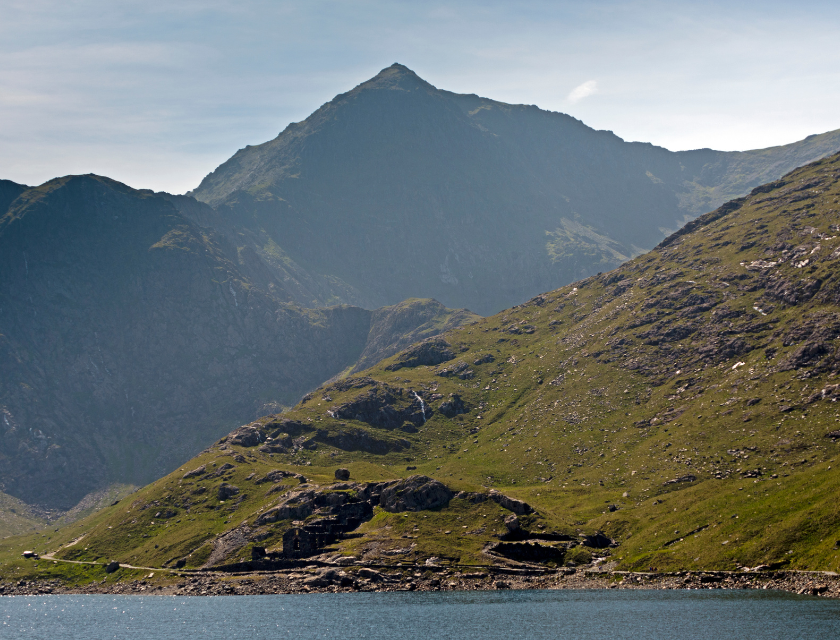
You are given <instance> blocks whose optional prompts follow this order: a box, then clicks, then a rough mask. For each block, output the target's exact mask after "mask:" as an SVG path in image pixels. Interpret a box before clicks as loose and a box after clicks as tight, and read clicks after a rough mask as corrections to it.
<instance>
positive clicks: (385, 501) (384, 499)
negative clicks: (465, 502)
mask: <svg viewBox="0 0 840 640" xmlns="http://www.w3.org/2000/svg"><path fill="white" fill-rule="evenodd" d="M453 495H455V494H454V493H453V492H452V491H451V490H450V489H449V487H447V486H446V485H445V484H443V483H442V482H440V481H438V480H434V479H433V478H429V477H428V476H411V477H410V478H406V479H405V480H399V481H398V482H394V483H393V484H389V485H388V486H387V487H385V488H384V489H383V490H382V494H381V495H380V496H379V506H381V507H382V508H383V509H385V511H390V512H392V513H397V512H400V511H423V510H424V509H437V508H439V507H445V506H446V505H448V504H449V501H450V500H451V499H452V496H453Z"/></svg>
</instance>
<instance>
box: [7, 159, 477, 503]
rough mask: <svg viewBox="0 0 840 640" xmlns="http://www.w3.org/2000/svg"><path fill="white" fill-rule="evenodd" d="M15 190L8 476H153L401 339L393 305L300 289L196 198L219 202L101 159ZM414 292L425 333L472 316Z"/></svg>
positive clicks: (74, 490) (95, 486)
mask: <svg viewBox="0 0 840 640" xmlns="http://www.w3.org/2000/svg"><path fill="white" fill-rule="evenodd" d="M16 190H17V191H18V192H19V193H18V196H17V197H16V198H15V199H14V200H13V201H12V202H11V203H10V204H9V206H8V207H7V209H6V210H5V211H4V213H3V215H0V281H2V282H3V285H4V286H3V287H2V290H0V367H2V369H3V371H4V375H3V377H2V380H0V413H2V420H0V434H2V437H0V460H1V461H2V465H0V485H2V487H3V491H5V492H7V493H9V494H11V495H14V496H15V497H17V498H21V499H23V500H25V501H27V502H30V503H37V504H41V505H42V506H44V507H48V508H52V509H56V508H61V509H68V508H70V507H72V506H73V505H75V504H76V503H77V502H78V501H79V500H80V499H81V498H82V497H83V496H84V495H85V494H87V493H90V492H95V491H98V490H102V489H104V488H106V487H107V486H109V485H111V484H113V483H122V484H134V485H142V484H145V483H147V482H149V481H150V480H152V479H153V478H155V477H157V476H159V475H161V474H162V473H165V472H166V470H167V469H171V468H173V467H174V466H177V465H178V464H179V463H180V462H181V461H182V460H185V459H189V458H190V457H191V456H193V455H195V453H196V452H197V451H200V450H201V449H202V448H204V447H205V446H207V444H208V443H210V442H212V441H213V440H215V439H216V438H218V437H219V436H220V435H222V434H223V433H225V432H227V431H228V430H229V429H230V428H231V427H232V426H234V425H235V424H237V423H238V422H240V421H241V420H242V418H243V416H249V415H251V416H256V415H260V414H261V413H265V411H266V410H277V409H278V408H280V406H282V405H290V404H293V403H294V402H295V401H297V400H298V399H299V398H300V397H301V396H302V395H303V394H305V393H306V392H307V391H309V390H311V389H312V388H313V387H315V386H317V385H318V384H319V383H321V382H323V381H324V380H326V379H328V378H332V377H334V376H336V375H338V374H340V373H341V372H342V371H344V370H345V369H347V368H349V367H352V366H354V364H356V361H357V359H358V358H359V357H360V356H361V355H362V353H363V352H365V353H366V357H367V358H368V359H369V360H370V359H373V360H375V358H376V357H377V354H379V357H381V356H383V355H385V354H390V353H393V352H394V351H395V350H397V349H398V348H399V346H400V345H401V344H402V342H401V340H402V339H403V335H402V333H399V334H396V335H395V334H393V333H389V332H391V331H392V327H394V326H396V325H394V324H393V320H392V321H390V322H389V320H388V318H387V316H388V313H389V310H387V309H383V310H380V311H379V312H378V315H377V312H371V311H367V310H364V309H361V308H357V307H350V306H347V305H343V306H341V305H340V306H334V307H328V308H322V309H317V310H311V309H306V308H303V307H300V306H297V305H294V304H291V303H289V302H288V301H287V296H286V295H285V293H284V291H283V290H282V289H281V288H280V287H273V286H272V285H273V284H274V280H273V279H272V278H271V277H268V276H266V277H265V278H264V279H263V281H262V282H261V281H260V277H261V272H260V269H259V267H260V266H261V263H260V262H259V261H254V260H249V256H248V254H247V252H244V255H243V252H242V251H240V249H239V248H238V247H236V246H233V245H231V243H230V242H229V241H228V239H227V238H226V237H225V236H223V235H221V234H219V233H218V232H216V231H214V230H212V229H210V228H208V227H204V226H200V225H198V224H197V223H195V222H194V221H193V220H191V219H190V216H188V215H185V214H184V213H183V211H185V210H188V209H189V208H190V207H192V209H193V210H192V211H189V212H188V213H190V215H191V216H192V217H193V218H196V219H197V218H200V215H199V214H201V213H202V212H203V213H204V214H206V215H207V216H212V215H213V212H212V210H209V207H206V205H199V203H197V202H195V201H192V203H191V202H190V201H189V199H185V198H177V197H173V196H169V195H168V194H155V193H153V192H151V191H137V190H134V189H131V188H130V187H127V186H126V185H123V184H121V183H119V182H116V181H114V180H111V179H108V178H102V177H99V176H92V175H86V176H68V177H65V178H58V179H55V180H52V181H50V182H48V183H45V184H44V185H41V186H39V187H34V188H20V189H16ZM262 275H264V274H262ZM401 309H403V313H402V321H403V325H402V326H401V327H400V329H399V331H400V332H402V331H403V330H405V331H408V332H409V333H410V331H417V332H419V333H420V334H424V335H433V334H434V333H436V332H438V331H439V330H442V328H444V327H451V326H455V325H457V324H458V323H459V322H468V321H471V320H473V319H474V317H475V316H473V314H471V313H469V312H467V311H465V310H461V311H452V310H449V309H446V308H445V307H443V306H442V305H440V304H439V303H437V302H435V301H430V300H415V301H413V302H410V303H407V304H406V305H403V306H402V307H401ZM390 312H392V313H394V314H396V315H395V318H397V317H398V316H399V315H400V314H399V313H397V309H396V308H395V309H392V310H390ZM374 317H376V318H377V321H378V322H379V328H378V335H369V334H370V332H371V328H372V326H373V325H372V322H373V321H374ZM366 349H367V351H365V350H366ZM263 407H265V408H263Z"/></svg>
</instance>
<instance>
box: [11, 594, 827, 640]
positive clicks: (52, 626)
mask: <svg viewBox="0 0 840 640" xmlns="http://www.w3.org/2000/svg"><path fill="white" fill-rule="evenodd" d="M0 617H2V624H0V637H2V638H9V639H10V640H11V639H12V638H14V639H15V640H28V639H30V638H38V639H39V640H40V639H43V640H47V639H49V640H56V639H61V638H84V639H85V640H104V639H106V638H107V639H109V640H110V639H113V638H118V639H120V640H123V639H130V638H138V639H139V638H143V639H144V640H170V639H171V640H187V639H190V638H202V639H215V638H224V639H225V640H231V639H234V638H248V639H255V640H261V639H263V638H296V639H304V640H307V639H310V638H331V639H342V640H344V639H355V638H366V639H367V638H388V639H389V640H402V639H407V638H476V639H480V640H495V639H497V638H498V639H500V640H502V639H503V640H512V639H514V638H515V639H520V638H525V639H526V638H540V639H545V638H575V639H584V640H586V639H589V638H592V639H595V638H597V639H599V640H602V639H604V638H608V639H609V640H620V639H623V638H633V639H644V640H648V639H667V638H691V639H692V640H703V639H706V638H708V639H709V640H724V639H728V638H732V639H738V640H744V639H750V640H755V639H763V638H773V639H784V640H792V639H795V638H808V640H815V639H818V638H840V601H839V600H828V599H821V598H816V597H808V596H797V595H792V594H789V593H785V592H780V591H751V590H750V591H746V590H745V591H726V590H714V591H683V590H680V591H654V590H610V591H606V590H600V591H599V590H592V591H565V590H561V591H489V592H488V591H484V592H463V591H448V592H429V593H411V592H398V593H348V594H311V595H268V596H226V597H184V596H110V595H101V596H99V595H97V596H90V595H85V596H61V595H57V596H16V597H0Z"/></svg>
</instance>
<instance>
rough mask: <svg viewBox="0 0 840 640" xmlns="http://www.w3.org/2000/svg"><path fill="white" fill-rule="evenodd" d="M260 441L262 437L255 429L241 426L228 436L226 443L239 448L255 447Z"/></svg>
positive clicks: (250, 426)
mask: <svg viewBox="0 0 840 640" xmlns="http://www.w3.org/2000/svg"><path fill="white" fill-rule="evenodd" d="M262 440H263V438H262V435H261V434H260V432H259V430H258V429H257V428H256V427H254V426H252V425H243V426H241V427H239V428H238V429H237V430H236V431H234V432H233V433H231V434H230V435H229V436H228V439H227V442H228V444H235V445H238V446H240V447H255V446H257V445H258V444H259V443H260V442H262Z"/></svg>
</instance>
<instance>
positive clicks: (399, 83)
mask: <svg viewBox="0 0 840 640" xmlns="http://www.w3.org/2000/svg"><path fill="white" fill-rule="evenodd" d="M420 87H422V88H424V89H436V87H435V86H433V85H431V84H429V83H428V82H426V81H425V80H423V78H421V77H420V76H418V75H417V74H416V73H414V71H412V70H411V69H409V68H408V67H406V66H405V65H403V64H400V63H399V62H395V63H394V64H392V65H391V66H390V67H385V68H384V69H383V70H382V71H380V72H379V73H377V74H376V75H375V76H374V77H373V78H371V79H370V80H368V81H367V82H363V83H362V84H360V85H359V86H358V87H357V89H361V88H365V89H372V88H377V89H382V88H388V89H403V90H406V91H411V90H413V89H417V88H420Z"/></svg>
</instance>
